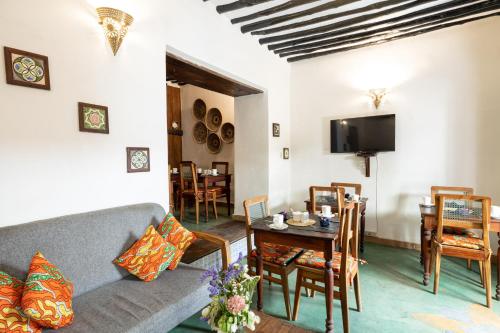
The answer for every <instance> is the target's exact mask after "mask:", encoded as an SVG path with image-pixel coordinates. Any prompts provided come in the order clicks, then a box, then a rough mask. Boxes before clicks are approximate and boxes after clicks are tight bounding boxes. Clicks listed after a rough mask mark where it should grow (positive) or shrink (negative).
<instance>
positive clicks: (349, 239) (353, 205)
mask: <svg viewBox="0 0 500 333" xmlns="http://www.w3.org/2000/svg"><path fill="white" fill-rule="evenodd" d="M342 216H343V217H342V219H343V230H342V243H343V244H346V246H343V247H342V250H341V251H340V252H337V251H335V252H334V253H333V259H332V269H333V274H334V275H333V287H334V298H335V297H337V298H340V303H341V307H342V322H343V326H344V332H349V304H348V287H349V285H350V283H351V281H352V284H353V285H354V293H355V297H356V306H357V310H358V311H360V312H361V310H362V308H361V285H360V279H359V269H358V258H359V252H358V237H359V232H358V229H359V203H358V202H350V203H348V204H346V206H345V208H344V214H343V215H342ZM295 264H296V265H297V282H296V284H295V299H294V305H293V320H297V319H298V314H299V305H300V296H301V292H300V291H301V289H302V287H305V288H307V289H311V290H315V291H318V292H321V293H325V287H324V284H325V256H324V253H323V252H320V251H313V250H306V251H305V252H304V253H303V254H302V255H300V257H298V258H297V259H295ZM308 280H312V281H313V282H308ZM316 282H319V283H322V284H323V285H320V284H317V283H316ZM335 288H338V289H337V290H335ZM307 289H306V291H307Z"/></svg>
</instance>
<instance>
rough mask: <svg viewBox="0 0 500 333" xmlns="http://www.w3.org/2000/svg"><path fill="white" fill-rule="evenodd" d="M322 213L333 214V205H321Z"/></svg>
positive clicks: (325, 214) (324, 214) (327, 215)
mask: <svg viewBox="0 0 500 333" xmlns="http://www.w3.org/2000/svg"><path fill="white" fill-rule="evenodd" d="M321 215H323V216H326V217H329V216H332V207H331V206H328V205H323V206H321Z"/></svg>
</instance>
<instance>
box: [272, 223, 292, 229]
mask: <svg viewBox="0 0 500 333" xmlns="http://www.w3.org/2000/svg"><path fill="white" fill-rule="evenodd" d="M269 228H271V229H274V230H285V229H286V228H288V224H286V223H283V224H282V225H281V227H278V226H277V225H275V224H274V223H271V224H270V225H269Z"/></svg>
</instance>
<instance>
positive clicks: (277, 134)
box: [273, 123, 280, 137]
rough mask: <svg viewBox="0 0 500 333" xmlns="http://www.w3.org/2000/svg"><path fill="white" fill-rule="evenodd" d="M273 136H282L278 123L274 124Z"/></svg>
mask: <svg viewBox="0 0 500 333" xmlns="http://www.w3.org/2000/svg"><path fill="white" fill-rule="evenodd" d="M273 136H274V137H279V136H280V124H278V123H273Z"/></svg>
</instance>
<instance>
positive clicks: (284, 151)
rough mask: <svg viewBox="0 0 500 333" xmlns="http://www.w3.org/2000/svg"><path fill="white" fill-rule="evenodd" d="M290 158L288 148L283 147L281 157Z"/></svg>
mask: <svg viewBox="0 0 500 333" xmlns="http://www.w3.org/2000/svg"><path fill="white" fill-rule="evenodd" d="M289 158H290V148H283V159H284V160H288V159H289Z"/></svg>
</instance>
